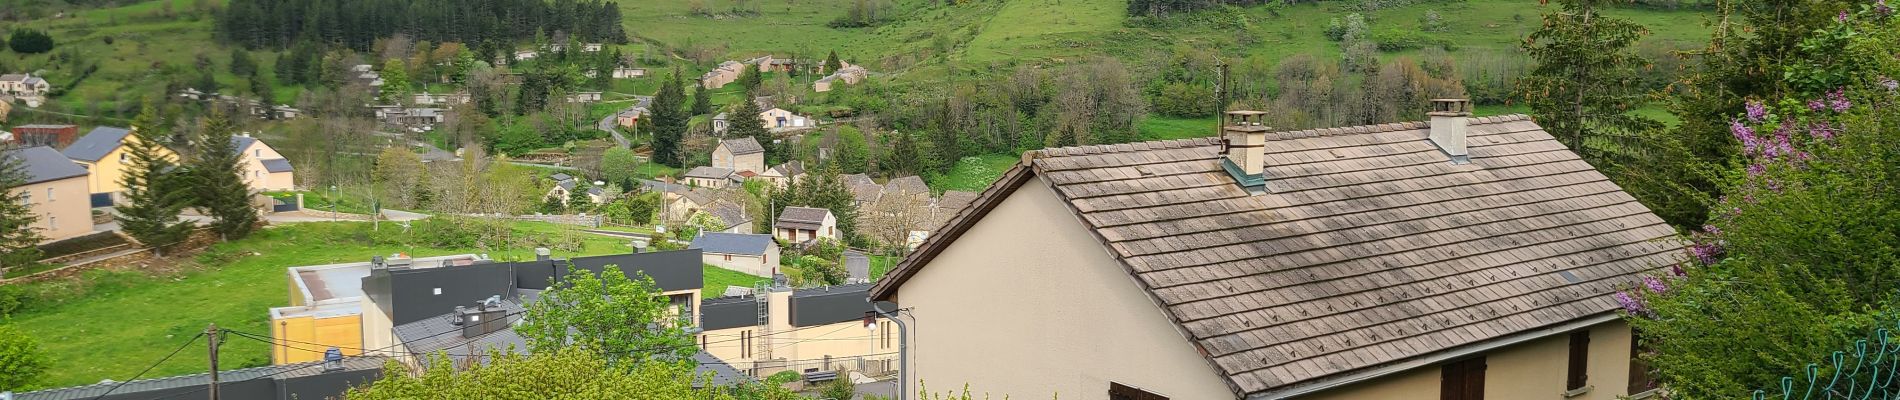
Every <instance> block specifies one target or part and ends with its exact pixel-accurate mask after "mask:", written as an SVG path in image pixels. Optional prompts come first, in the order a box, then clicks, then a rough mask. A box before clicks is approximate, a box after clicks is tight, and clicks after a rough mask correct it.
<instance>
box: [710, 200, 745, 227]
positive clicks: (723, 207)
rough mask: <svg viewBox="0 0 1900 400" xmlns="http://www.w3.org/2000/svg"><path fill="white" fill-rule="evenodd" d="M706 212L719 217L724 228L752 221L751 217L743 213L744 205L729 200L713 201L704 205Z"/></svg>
mask: <svg viewBox="0 0 1900 400" xmlns="http://www.w3.org/2000/svg"><path fill="white" fill-rule="evenodd" d="M706 213H708V214H712V216H713V217H714V218H719V222H721V223H724V224H726V226H725V227H726V228H731V227H733V226H737V225H739V224H745V223H751V222H752V218H751V217H750V216H747V215H746V213H745V207H740V206H739V205H738V204H733V203H732V202H730V201H714V202H713V204H712V205H711V206H707V207H706Z"/></svg>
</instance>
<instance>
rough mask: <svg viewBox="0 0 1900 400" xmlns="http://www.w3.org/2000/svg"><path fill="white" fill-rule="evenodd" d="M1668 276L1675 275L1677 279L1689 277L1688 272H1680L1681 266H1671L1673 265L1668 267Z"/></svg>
mask: <svg viewBox="0 0 1900 400" xmlns="http://www.w3.org/2000/svg"><path fill="white" fill-rule="evenodd" d="M1669 274H1670V275H1675V276H1676V277H1677V278H1681V277H1685V276H1689V272H1688V271H1684V270H1682V264H1673V265H1670V266H1669Z"/></svg>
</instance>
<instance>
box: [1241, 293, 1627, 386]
mask: <svg viewBox="0 0 1900 400" xmlns="http://www.w3.org/2000/svg"><path fill="white" fill-rule="evenodd" d="M1621 318H1622V317H1621V316H1618V315H1617V314H1616V313H1613V312H1604V313H1600V314H1597V315H1595V316H1590V317H1584V318H1582V319H1574V320H1570V321H1569V322H1564V323H1561V324H1556V325H1549V326H1545V327H1543V328H1541V329H1536V330H1531V331H1524V332H1519V333H1516V334H1512V335H1510V336H1505V337H1501V338H1497V339H1492V340H1489V341H1485V342H1479V343H1477V344H1472V345H1467V346H1464V347H1458V348H1454V349H1451V350H1448V351H1442V352H1438V353H1435V354H1431V355H1427V356H1424V357H1419V358H1413V359H1411V360H1406V361H1402V362H1398V363H1393V364H1387V365H1384V366H1380V367H1377V368H1372V369H1367V370H1362V371H1359V372H1354V373H1350V374H1345V375H1342V376H1339V377H1338V378H1335V379H1331V380H1326V381H1319V382H1314V383H1310V384H1306V385H1302V386H1295V387H1290V388H1286V389H1282V390H1274V391H1265V392H1257V393H1254V394H1250V395H1247V397H1246V400H1274V399H1287V398H1294V397H1299V396H1305V395H1309V394H1313V393H1314V392H1319V391H1324V390H1328V389H1333V388H1338V387H1341V386H1346V385H1351V384H1354V383H1360V382H1365V381H1368V380H1372V379H1376V378H1380V377H1384V376H1387V375H1393V374H1397V373H1399V372H1403V371H1407V370H1411V369H1415V368H1418V367H1423V366H1427V365H1432V364H1438V363H1442V362H1446V361H1451V360H1455V359H1459V358H1464V357H1466V356H1470V355H1473V354H1479V353H1483V352H1486V351H1490V350H1495V349H1498V348H1502V347H1508V346H1512V345H1517V344H1521V343H1524V342H1529V341H1532V340H1537V339H1543V338H1547V337H1551V336H1554V335H1558V334H1562V333H1566V332H1570V331H1574V330H1577V329H1582V328H1587V327H1591V326H1596V325H1600V324H1603V323H1606V322H1610V321H1615V320H1618V319H1621Z"/></svg>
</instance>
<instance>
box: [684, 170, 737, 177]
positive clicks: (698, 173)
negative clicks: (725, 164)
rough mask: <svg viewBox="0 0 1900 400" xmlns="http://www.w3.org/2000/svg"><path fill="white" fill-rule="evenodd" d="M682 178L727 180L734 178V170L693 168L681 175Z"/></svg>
mask: <svg viewBox="0 0 1900 400" xmlns="http://www.w3.org/2000/svg"><path fill="white" fill-rule="evenodd" d="M680 176H682V177H687V178H701V179H726V178H727V177H730V176H732V169H731V168H719V167H693V169H691V170H687V171H686V174H684V175H680Z"/></svg>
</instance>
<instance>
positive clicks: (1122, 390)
mask: <svg viewBox="0 0 1900 400" xmlns="http://www.w3.org/2000/svg"><path fill="white" fill-rule="evenodd" d="M1108 400H1168V398H1167V397H1166V396H1162V395H1158V394H1154V393H1148V391H1145V390H1141V389H1136V388H1133V387H1129V386H1128V385H1123V384H1120V383H1115V382H1109V383H1108Z"/></svg>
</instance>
